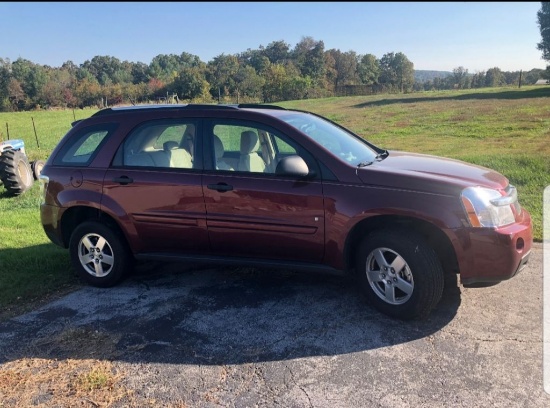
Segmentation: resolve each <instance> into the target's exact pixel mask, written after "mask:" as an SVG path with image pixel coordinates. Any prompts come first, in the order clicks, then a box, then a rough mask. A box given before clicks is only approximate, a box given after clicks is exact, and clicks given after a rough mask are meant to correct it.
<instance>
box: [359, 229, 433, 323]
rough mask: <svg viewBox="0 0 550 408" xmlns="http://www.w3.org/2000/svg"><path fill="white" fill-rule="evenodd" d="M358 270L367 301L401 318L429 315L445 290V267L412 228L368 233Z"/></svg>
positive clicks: (416, 317) (390, 314) (361, 249)
mask: <svg viewBox="0 0 550 408" xmlns="http://www.w3.org/2000/svg"><path fill="white" fill-rule="evenodd" d="M356 270H357V273H358V279H359V282H360V285H361V288H362V289H363V293H364V294H365V296H366V297H367V299H368V301H369V302H370V303H371V304H372V305H373V306H374V307H375V308H377V309H378V310H380V311H381V312H383V313H385V314H387V315H389V316H392V317H396V318H399V319H404V320H410V319H420V318H423V317H425V316H427V315H428V314H429V312H430V311H431V310H432V309H433V308H434V307H435V306H436V305H437V303H438V302H439V300H440V299H441V296H442V294H443V278H444V276H443V268H442V267H441V263H440V262H439V259H438V257H437V255H436V253H435V251H434V250H433V249H432V248H431V247H430V246H429V245H428V244H427V243H426V242H425V240H424V239H423V238H422V237H421V236H420V235H418V234H416V233H414V232H411V231H403V230H379V231H375V232H373V233H371V234H369V235H368V236H367V237H366V238H365V239H364V240H363V241H362V242H361V243H360V245H359V248H358V251H357V256H356Z"/></svg>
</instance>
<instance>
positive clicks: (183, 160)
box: [102, 119, 209, 254]
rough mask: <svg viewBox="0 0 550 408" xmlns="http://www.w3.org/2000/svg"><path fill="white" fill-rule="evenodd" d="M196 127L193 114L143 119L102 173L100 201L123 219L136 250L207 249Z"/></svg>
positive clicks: (196, 122) (174, 250)
mask: <svg viewBox="0 0 550 408" xmlns="http://www.w3.org/2000/svg"><path fill="white" fill-rule="evenodd" d="M198 130H199V121H197V120H192V119H171V120H156V121H150V122H146V123H144V124H142V125H140V126H139V127H137V128H136V129H135V130H133V131H132V132H131V133H130V134H129V135H128V137H127V138H126V139H125V141H124V143H123V144H122V145H121V146H120V148H119V150H118V151H117V153H116V155H115V159H114V161H113V165H112V166H111V167H110V168H109V169H108V170H107V172H106V174H105V179H104V189H103V199H102V206H103V207H104V208H109V210H110V212H111V213H114V214H116V215H117V216H118V217H119V219H120V221H121V222H123V223H126V226H127V228H126V229H127V230H128V231H131V234H130V235H131V236H130V237H129V239H130V240H131V241H132V242H133V244H134V247H135V248H137V251H138V252H140V253H144V252H148V253H150V252H157V253H177V254H186V253H189V254H194V253H201V252H206V251H208V248H209V242H208V234H207V230H206V211H205V206H204V198H203V193H202V183H201V177H202V167H203V166H202V160H201V151H202V148H201V143H200V138H196V137H195V136H196V134H198V133H199V132H198Z"/></svg>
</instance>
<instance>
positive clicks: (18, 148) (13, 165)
mask: <svg viewBox="0 0 550 408" xmlns="http://www.w3.org/2000/svg"><path fill="white" fill-rule="evenodd" d="M44 164H45V162H44V161H43V160H36V161H32V162H29V159H28V157H27V155H26V154H25V143H24V142H23V140H21V139H13V140H6V141H4V142H0V184H4V188H5V189H6V192H7V193H8V195H12V196H16V195H20V194H22V193H24V192H25V191H27V190H28V189H29V188H30V187H31V186H32V184H33V183H34V181H35V180H37V179H38V177H39V176H40V173H41V172H42V168H43V167H44Z"/></svg>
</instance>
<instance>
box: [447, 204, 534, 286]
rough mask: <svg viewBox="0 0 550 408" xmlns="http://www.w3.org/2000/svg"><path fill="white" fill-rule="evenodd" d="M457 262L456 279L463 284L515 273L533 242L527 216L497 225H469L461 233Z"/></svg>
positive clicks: (524, 259)
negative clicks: (459, 255) (461, 245)
mask: <svg viewBox="0 0 550 408" xmlns="http://www.w3.org/2000/svg"><path fill="white" fill-rule="evenodd" d="M463 238H464V239H462V240H461V242H462V243H463V244H464V245H463V252H462V256H461V257H459V259H458V263H459V268H460V281H461V283H462V284H463V285H465V286H472V285H475V284H480V283H497V282H500V281H503V280H507V279H510V278H512V277H514V276H515V275H517V274H518V273H519V272H520V271H521V270H522V269H523V268H525V266H526V265H527V263H528V261H529V256H530V254H531V247H532V245H533V228H532V223H531V216H530V215H529V213H528V212H527V211H525V210H523V211H522V219H521V220H520V221H518V222H516V223H514V224H511V225H507V226H505V227H501V228H498V229H491V228H469V229H468V230H467V231H466V233H465V234H464V235H463Z"/></svg>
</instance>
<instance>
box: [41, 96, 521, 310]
mask: <svg viewBox="0 0 550 408" xmlns="http://www.w3.org/2000/svg"><path fill="white" fill-rule="evenodd" d="M41 182H42V186H43V191H44V198H43V199H44V202H43V203H42V205H41V220H42V224H43V226H44V230H45V232H46V234H47V235H48V237H49V238H50V240H51V241H52V242H54V243H55V244H57V245H60V246H62V247H64V248H68V249H69V252H70V256H71V259H72V263H73V266H74V268H75V270H76V271H77V273H78V274H79V275H80V276H81V277H82V278H83V279H84V280H85V281H87V282H89V283H90V284H92V285H95V286H101V287H107V286H112V285H114V284H116V283H117V282H119V281H120V280H121V278H123V276H124V275H125V274H126V272H129V271H130V270H131V268H132V261H133V260H134V259H138V260H140V259H154V260H189V261H194V262H196V261H206V262H219V261H221V262H223V263H231V264H242V265H245V264H248V265H269V266H276V267H281V268H282V267H291V268H293V269H297V268H309V269H315V270H326V271H338V272H352V273H354V274H355V275H356V276H357V279H358V280H359V282H360V285H361V287H362V289H363V290H364V293H365V295H366V296H367V298H368V300H369V301H370V302H371V303H372V304H373V305H374V306H375V307H376V308H378V309H379V310H381V311H382V312H384V313H386V314H389V315H391V316H394V317H399V318H404V319H410V318H418V317H424V316H426V315H427V314H428V313H429V312H430V310H431V309H432V308H433V307H434V306H435V305H436V304H437V303H438V302H439V300H440V299H441V296H442V292H443V278H444V273H446V272H455V273H456V272H458V273H460V279H461V282H462V284H464V285H485V284H491V283H496V282H499V281H502V280H505V279H509V278H511V277H512V276H514V275H515V274H516V273H518V271H520V270H521V269H522V267H523V266H524V265H525V264H526V262H527V259H528V256H529V252H530V249H531V244H532V226H531V217H530V215H529V213H528V212H527V211H526V210H525V209H522V208H521V206H520V205H519V203H518V199H517V193H516V189H515V188H514V187H513V186H512V185H510V184H509V183H508V180H507V179H506V178H505V177H504V176H503V175H501V174H499V173H497V172H494V171H492V170H490V169H487V168H483V167H478V166H474V165H470V164H466V163H464V162H460V161H456V160H450V159H443V158H438V157H434V156H426V155H421V154H412V153H404V152H399V151H387V150H383V149H380V148H379V147H376V146H374V145H373V144H371V143H369V142H368V141H365V140H363V139H362V138H361V137H359V136H357V135H355V134H354V133H352V132H351V131H349V130H347V129H345V128H343V127H342V126H339V125H338V124H336V123H333V122H331V121H330V120H328V119H325V118H323V117H320V116H318V115H315V114H313V113H309V112H302V111H296V110H287V109H283V108H280V107H276V106H265V105H163V106H136V107H127V108H112V109H104V110H101V111H99V112H97V113H96V114H94V115H93V116H92V117H90V118H88V119H86V120H82V121H78V122H75V123H74V124H73V127H72V129H71V130H70V131H69V132H68V133H67V134H66V135H65V137H64V138H63V139H62V140H61V141H60V142H59V145H58V146H57V147H56V148H55V149H54V151H53V153H52V155H51V156H50V158H49V160H48V161H47V163H46V165H45V167H44V169H43V171H42V175H41Z"/></svg>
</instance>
